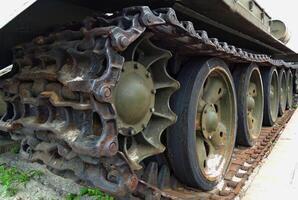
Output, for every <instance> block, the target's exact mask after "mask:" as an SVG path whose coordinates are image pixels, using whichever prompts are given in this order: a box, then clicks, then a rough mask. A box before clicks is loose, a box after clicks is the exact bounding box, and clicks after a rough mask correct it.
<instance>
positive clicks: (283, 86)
mask: <svg viewBox="0 0 298 200" xmlns="http://www.w3.org/2000/svg"><path fill="white" fill-rule="evenodd" d="M278 78H279V89H280V95H279V107H278V115H279V116H282V115H283V114H284V112H285V110H286V105H287V77H286V72H285V70H284V69H281V70H279V73H278Z"/></svg>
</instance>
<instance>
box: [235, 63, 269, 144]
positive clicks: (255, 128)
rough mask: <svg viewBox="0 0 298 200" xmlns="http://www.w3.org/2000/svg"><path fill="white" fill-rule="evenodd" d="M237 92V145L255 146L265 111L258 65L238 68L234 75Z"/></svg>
mask: <svg viewBox="0 0 298 200" xmlns="http://www.w3.org/2000/svg"><path fill="white" fill-rule="evenodd" d="M233 77H234V81H235V87H236V91H237V104H238V109H237V110H238V128H237V144H240V145H245V146H253V145H254V143H255V141H256V139H257V138H258V137H259V135H260V132H261V128H262V122H263V110H264V92H263V83H262V77H261V73H260V70H259V68H258V66H257V65H255V64H251V65H250V66H247V65H243V66H237V67H236V69H235V71H234V73H233Z"/></svg>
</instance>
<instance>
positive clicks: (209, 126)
mask: <svg viewBox="0 0 298 200" xmlns="http://www.w3.org/2000/svg"><path fill="white" fill-rule="evenodd" d="M201 124H202V131H203V135H204V137H205V138H206V139H211V137H212V134H213V132H214V131H216V130H217V127H218V115H217V112H216V109H215V106H214V104H206V105H205V107H204V111H203V114H202V123H201Z"/></svg>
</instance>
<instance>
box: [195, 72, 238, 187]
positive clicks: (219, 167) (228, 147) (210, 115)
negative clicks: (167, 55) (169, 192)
mask: <svg viewBox="0 0 298 200" xmlns="http://www.w3.org/2000/svg"><path fill="white" fill-rule="evenodd" d="M231 82H232V81H231V80H229V78H228V77H227V75H226V74H225V72H224V70H222V69H221V68H220V67H218V68H216V69H214V70H213V71H211V72H210V74H208V77H207V79H206V80H205V82H204V84H203V85H202V86H204V87H203V88H202V89H201V91H200V94H199V100H198V107H197V115H196V121H198V123H196V140H197V142H196V143H197V156H198V162H199V167H200V171H201V172H202V173H203V175H204V177H206V179H208V180H211V181H213V180H216V179H218V177H219V176H222V174H224V173H225V172H224V171H225V170H226V168H227V166H228V165H229V160H230V156H231V152H232V151H233V147H234V142H235V137H236V135H233V133H234V132H235V127H236V116H235V115H237V114H236V112H235V110H236V101H235V95H236V94H234V93H233V92H234V91H233V89H232V86H231Z"/></svg>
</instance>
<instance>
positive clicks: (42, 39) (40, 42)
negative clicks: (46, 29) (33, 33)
mask: <svg viewBox="0 0 298 200" xmlns="http://www.w3.org/2000/svg"><path fill="white" fill-rule="evenodd" d="M44 42H45V40H44V37H42V36H38V37H37V38H35V43H36V44H37V45H42V44H44Z"/></svg>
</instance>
